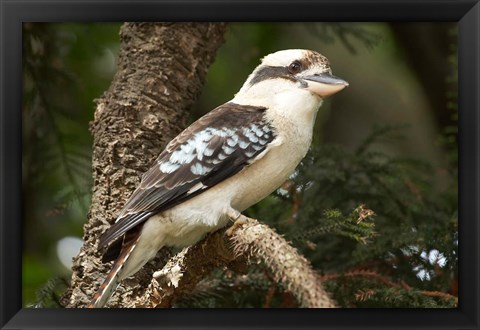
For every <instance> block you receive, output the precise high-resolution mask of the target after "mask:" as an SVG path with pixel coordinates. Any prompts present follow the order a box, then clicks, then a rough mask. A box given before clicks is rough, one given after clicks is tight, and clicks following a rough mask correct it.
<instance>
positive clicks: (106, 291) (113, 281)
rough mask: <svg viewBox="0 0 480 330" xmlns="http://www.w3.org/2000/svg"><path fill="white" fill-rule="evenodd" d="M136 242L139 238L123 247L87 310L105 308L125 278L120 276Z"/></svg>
mask: <svg viewBox="0 0 480 330" xmlns="http://www.w3.org/2000/svg"><path fill="white" fill-rule="evenodd" d="M138 241H139V237H137V239H135V240H132V242H131V243H130V244H129V245H127V246H125V247H123V249H122V251H121V253H120V255H119V256H118V258H117V260H115V262H114V264H113V267H112V269H111V270H110V273H108V275H107V278H105V281H103V283H102V285H100V288H99V289H98V291H97V293H95V295H94V296H93V299H92V301H91V302H90V304H88V305H87V308H101V307H103V306H105V304H106V303H107V301H108V299H109V298H110V297H111V296H112V294H113V293H114V292H115V290H116V289H117V287H118V285H119V284H120V281H121V280H122V278H123V277H125V276H121V275H122V270H123V269H124V267H125V263H126V262H127V260H128V258H130V256H131V254H132V252H133V250H134V249H135V247H136V246H137V243H138Z"/></svg>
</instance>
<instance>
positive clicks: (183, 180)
mask: <svg viewBox="0 0 480 330" xmlns="http://www.w3.org/2000/svg"><path fill="white" fill-rule="evenodd" d="M346 86H348V83H347V82H346V81H345V80H342V79H340V78H338V77H335V76H333V75H332V71H331V69H330V65H329V62H328V60H327V59H326V58H325V57H324V56H322V55H321V54H319V53H317V52H314V51H310V50H302V49H291V50H283V51H278V52H276V53H273V54H270V55H267V56H265V57H264V58H263V59H262V62H261V64H260V65H259V66H258V67H256V68H255V70H254V71H253V72H252V74H250V76H249V77H248V78H247V80H246V81H245V83H244V84H243V86H242V88H241V89H240V91H239V92H238V93H237V94H236V95H235V97H234V98H233V99H232V100H231V101H229V102H227V103H225V104H223V105H221V106H219V107H217V108H216V109H214V110H212V111H211V112H209V113H207V114H206V115H205V116H203V117H201V118H200V119H199V120H197V121H196V122H194V123H193V124H192V125H190V126H189V127H188V128H187V129H185V130H184V131H183V132H182V133H180V134H179V135H178V136H177V137H176V138H174V139H173V140H172V141H171V142H170V143H169V144H168V145H167V146H166V148H165V150H164V151H163V152H162V153H161V154H160V156H159V157H158V158H157V160H156V161H155V162H154V163H153V165H152V167H151V168H150V169H149V170H148V171H147V172H146V173H145V174H143V176H142V180H141V183H140V185H139V186H138V188H137V189H136V190H135V191H134V192H133V194H132V195H131V196H130V198H129V199H128V200H127V202H126V204H125V206H124V208H123V210H122V211H121V212H120V215H119V216H118V218H117V220H116V221H115V223H114V224H113V225H112V226H111V227H110V228H109V229H108V230H107V231H106V232H105V233H104V234H103V235H102V236H101V238H100V241H99V244H98V248H99V249H103V248H105V247H106V246H107V245H109V248H108V250H107V252H106V253H105V254H104V258H103V259H104V261H110V260H115V259H116V261H115V263H114V265H113V267H112V270H111V271H110V273H109V274H108V276H107V278H106V279H105V281H104V283H103V284H102V285H101V286H100V289H99V290H98V292H97V293H96V294H95V296H94V297H93V299H92V302H91V303H90V305H88V307H102V306H103V305H105V303H106V302H107V300H108V299H109V297H110V296H111V295H112V293H113V291H114V290H115V289H116V287H117V286H118V284H119V283H120V281H121V280H123V279H125V278H127V277H129V276H131V275H133V274H135V273H136V272H137V271H138V270H139V269H140V268H141V267H142V266H143V265H145V263H147V262H148V261H149V260H150V259H152V258H153V257H154V256H155V255H156V254H157V252H158V251H159V250H160V249H161V248H162V247H164V246H175V247H184V246H189V245H192V244H194V243H195V242H197V241H199V240H200V239H201V238H203V237H204V236H205V235H206V234H207V233H209V232H212V231H214V230H217V229H219V228H221V227H223V226H225V225H227V223H228V222H229V219H232V218H233V219H235V218H237V217H239V216H240V212H242V211H244V210H245V209H247V208H248V207H250V206H251V205H253V204H255V203H257V202H259V201H260V200H262V199H263V198H265V197H266V196H268V195H269V194H270V193H272V192H273V191H275V190H276V189H277V188H278V187H279V186H281V185H282V183H283V182H284V181H285V180H286V179H287V178H288V176H289V175H290V174H291V173H292V172H293V171H294V170H295V168H296V167H297V165H298V164H299V162H300V161H301V160H302V158H303V157H304V156H305V155H306V153H307V151H308V149H309V147H310V144H311V141H312V133H313V126H314V123H315V116H316V113H317V111H318V109H319V107H320V106H321V104H322V102H323V99H324V98H325V97H327V96H329V95H332V94H334V93H337V92H339V91H340V90H342V89H343V88H345V87H346Z"/></svg>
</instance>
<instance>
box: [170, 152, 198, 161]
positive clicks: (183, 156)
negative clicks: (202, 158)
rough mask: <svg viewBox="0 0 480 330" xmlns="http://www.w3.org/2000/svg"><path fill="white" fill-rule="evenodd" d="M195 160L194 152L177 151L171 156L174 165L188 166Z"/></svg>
mask: <svg viewBox="0 0 480 330" xmlns="http://www.w3.org/2000/svg"><path fill="white" fill-rule="evenodd" d="M194 158H195V154H194V153H193V150H192V151H191V152H189V153H185V152H183V151H182V150H176V151H174V152H172V154H171V155H170V159H169V161H170V163H172V164H175V163H177V164H186V163H190V162H191V161H192V160H193V159H194Z"/></svg>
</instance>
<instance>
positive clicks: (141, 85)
mask: <svg viewBox="0 0 480 330" xmlns="http://www.w3.org/2000/svg"><path fill="white" fill-rule="evenodd" d="M225 29H226V25H225V24H223V23H127V24H124V25H123V26H122V28H121V31H120V38H121V49H120V53H119V58H118V67H117V73H116V74H115V77H114V79H113V81H112V84H111V85H110V88H109V90H108V91H107V92H106V93H105V94H104V95H103V96H102V97H101V98H100V99H99V100H97V107H96V111H95V118H94V121H93V122H92V124H91V132H92V134H93V137H94V145H93V156H92V165H93V179H94V187H93V195H92V203H91V207H90V211H89V216H88V222H87V224H86V225H85V226H84V237H83V238H84V245H83V247H82V249H81V251H80V253H79V255H78V256H77V257H76V258H75V260H74V265H73V268H72V269H73V275H72V279H71V286H70V289H69V290H68V291H67V292H66V293H65V295H64V296H63V299H62V301H63V303H64V305H65V306H67V307H83V306H85V305H86V304H87V303H88V302H89V300H90V299H91V297H92V296H93V294H94V293H95V291H96V288H97V287H98V285H99V284H100V283H101V281H102V279H103V278H104V276H105V274H106V272H107V271H108V270H109V268H110V264H102V262H101V260H100V255H99V254H98V253H97V249H96V245H97V240H98V238H99V236H100V234H101V233H102V232H104V231H105V230H106V228H107V227H108V226H109V224H110V223H112V222H113V221H114V219H115V217H116V215H117V213H118V212H119V211H120V210H121V208H122V205H123V204H124V202H125V201H126V199H127V198H128V197H129V195H130V194H131V192H132V191H133V190H134V189H135V186H136V185H137V184H138V183H139V181H140V176H141V174H142V173H143V172H145V171H146V170H147V169H148V167H149V166H150V165H151V163H152V162H153V161H154V159H155V158H156V157H157V156H158V154H159V153H160V151H161V150H162V149H163V147H164V146H165V145H166V143H167V142H168V141H170V140H171V139H172V138H173V137H175V135H177V134H178V133H179V132H180V131H181V129H182V128H183V127H184V126H185V124H186V119H187V113H188V112H187V110H188V109H189V108H190V107H191V106H192V104H193V103H194V101H195V100H196V99H197V97H198V96H199V93H200V92H201V89H202V87H203V84H204V80H205V76H206V73H207V70H208V67H209V66H210V64H211V63H212V62H213V60H214V57H215V53H216V50H217V49H218V47H219V46H220V45H221V44H222V43H223V41H224V32H225ZM153 264H156V265H157V267H158V257H157V258H156V260H154V261H152V262H151V263H150V264H149V265H147V266H146V267H144V269H142V270H141V271H140V272H139V273H137V275H136V276H134V277H133V278H132V279H129V280H127V281H125V282H126V283H125V284H126V285H125V287H127V288H134V289H133V290H131V289H129V291H128V292H127V291H126V290H125V289H124V288H125V287H124V286H123V285H121V286H120V287H119V289H118V290H117V293H116V294H115V295H114V297H113V298H112V301H111V303H110V307H120V306H124V305H126V303H127V302H128V301H129V300H131V299H132V298H134V297H135V296H137V295H139V294H140V291H141V290H140V289H136V288H142V287H143V288H145V287H147V286H148V283H150V280H151V273H152V271H153V269H152V265H153Z"/></svg>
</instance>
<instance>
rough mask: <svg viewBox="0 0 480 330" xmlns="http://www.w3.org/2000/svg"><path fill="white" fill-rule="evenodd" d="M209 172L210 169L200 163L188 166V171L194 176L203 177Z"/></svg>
mask: <svg viewBox="0 0 480 330" xmlns="http://www.w3.org/2000/svg"><path fill="white" fill-rule="evenodd" d="M210 170H211V168H209V167H206V166H203V165H202V164H200V163H195V165H192V166H190V171H191V172H192V173H193V174H195V175H204V174H205V173H207V172H208V171H210Z"/></svg>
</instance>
